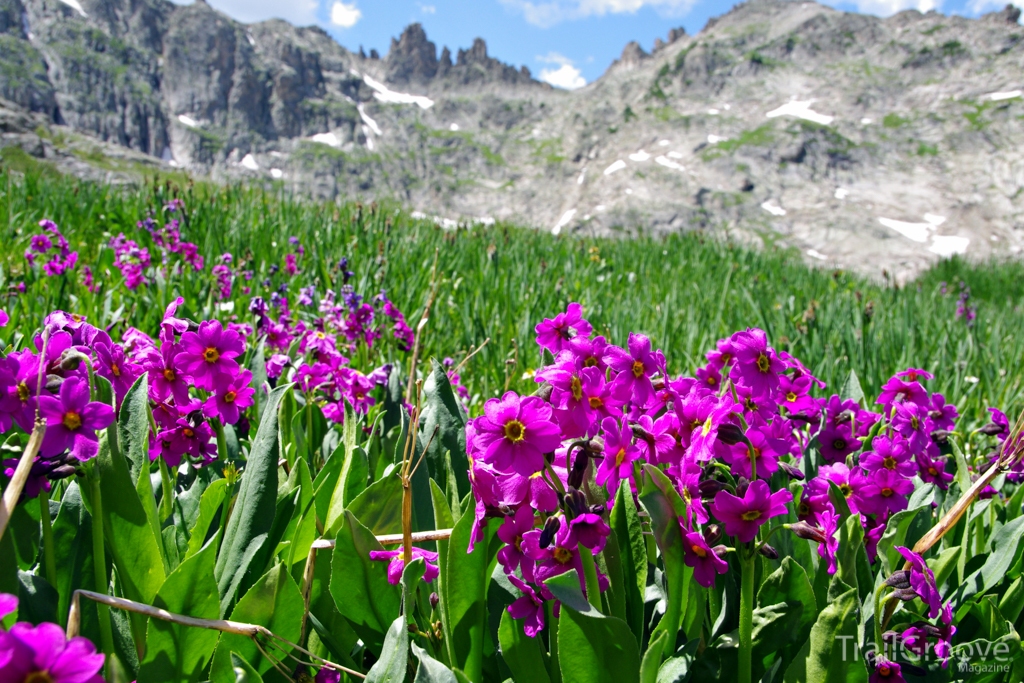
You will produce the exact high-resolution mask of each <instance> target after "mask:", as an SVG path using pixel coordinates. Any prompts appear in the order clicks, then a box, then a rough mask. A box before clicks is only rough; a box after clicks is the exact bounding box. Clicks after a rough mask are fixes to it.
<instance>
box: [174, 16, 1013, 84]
mask: <svg viewBox="0 0 1024 683" xmlns="http://www.w3.org/2000/svg"><path fill="white" fill-rule="evenodd" d="M174 1H175V2H178V3H179V4H188V2H190V1H191V0H174ZM207 2H209V4H210V5H212V6H213V7H216V8H217V9H219V10H222V11H223V12H225V13H227V14H229V15H230V16H233V17H235V18H236V19H239V20H240V21H245V22H252V21H260V20H263V19H269V18H272V17H279V18H282V19H287V20H289V21H291V22H293V23H296V24H301V25H308V24H318V25H320V26H322V27H323V28H324V29H326V30H327V31H328V32H329V33H330V34H331V35H333V36H334V37H335V38H336V39H337V40H338V42H339V43H341V44H342V45H344V46H345V47H347V48H349V49H351V50H358V49H359V47H360V46H362V47H364V48H365V49H366V51H367V53H369V51H370V49H371V48H375V49H376V50H378V51H379V52H380V53H381V55H383V54H385V53H386V52H387V50H388V47H389V46H390V44H391V38H392V37H397V36H398V35H399V34H400V33H401V32H402V29H403V28H405V27H406V26H407V25H408V24H410V23H412V22H420V23H421V24H423V26H424V28H425V29H426V31H427V35H428V37H429V38H430V39H431V40H432V41H433V42H434V43H436V44H437V47H438V52H440V49H441V47H442V46H445V45H447V46H448V47H449V48H450V49H451V50H452V53H453V54H454V53H455V52H456V51H457V50H458V48H460V47H461V48H465V47H469V46H470V45H471V44H472V42H473V39H474V38H476V37H478V36H479V37H481V38H484V39H485V40H486V41H487V46H488V51H489V52H490V54H491V55H492V56H494V57H497V58H499V59H501V60H502V61H504V62H508V63H510V64H513V65H515V66H520V65H526V66H527V67H529V69H530V70H531V71H532V72H533V74H534V75H535V76H537V77H541V78H543V79H544V80H548V81H549V82H551V83H553V84H554V85H557V86H560V87H570V88H571V87H579V86H581V85H583V84H585V83H587V82H590V81H593V80H594V79H596V78H598V77H599V76H600V75H601V74H602V73H604V71H605V69H607V68H608V65H609V64H611V62H612V61H613V60H614V59H616V58H617V57H618V56H619V55H620V54H621V52H622V48H623V47H624V46H625V45H626V43H628V42H629V41H631V40H635V41H637V42H639V43H640V45H641V46H643V47H644V49H646V50H650V49H651V48H652V46H653V44H654V40H655V39H656V38H659V37H661V38H665V37H666V36H667V34H668V32H669V29H671V28H674V27H679V26H682V27H685V28H686V31H687V33H690V34H693V33H696V32H698V31H700V29H702V28H703V27H704V25H705V24H706V23H707V20H708V19H709V18H710V17H714V16H718V15H720V14H723V13H725V12H727V11H728V10H729V9H730V8H731V7H732V5H733V4H734V3H733V1H732V0H207ZM828 2H829V4H832V5H833V6H835V7H838V8H840V9H845V10H850V11H859V12H865V13H868V14H874V15H877V16H888V15H890V14H893V13H895V12H898V11H900V10H903V9H919V10H921V11H927V10H931V9H936V10H938V11H940V12H943V13H945V14H961V15H966V16H977V15H979V14H982V13H985V12H991V11H993V10H997V9H1000V8H1002V7H1003V6H1004V5H1005V4H1006V0H828Z"/></svg>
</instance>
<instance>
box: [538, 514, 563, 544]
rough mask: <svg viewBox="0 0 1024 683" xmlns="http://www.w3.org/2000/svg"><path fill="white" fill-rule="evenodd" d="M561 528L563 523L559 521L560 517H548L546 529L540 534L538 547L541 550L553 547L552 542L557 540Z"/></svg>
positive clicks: (545, 523)
mask: <svg viewBox="0 0 1024 683" xmlns="http://www.w3.org/2000/svg"><path fill="white" fill-rule="evenodd" d="M561 526H562V523H561V522H560V521H559V520H558V517H548V519H547V521H546V522H544V528H543V529H542V530H541V532H540V538H539V539H538V540H537V545H538V546H540V547H541V548H547V547H548V546H549V545H551V542H552V541H554V540H555V534H557V533H558V529H559V528H560V527H561Z"/></svg>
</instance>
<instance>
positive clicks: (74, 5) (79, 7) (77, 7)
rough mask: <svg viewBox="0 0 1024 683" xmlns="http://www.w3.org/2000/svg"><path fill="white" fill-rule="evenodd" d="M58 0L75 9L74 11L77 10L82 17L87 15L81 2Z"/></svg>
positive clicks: (76, 0)
mask: <svg viewBox="0 0 1024 683" xmlns="http://www.w3.org/2000/svg"><path fill="white" fill-rule="evenodd" d="M60 1H61V2H63V3H64V4H65V5H67V6H68V7H70V8H71V9H73V10H75V11H76V12H78V13H79V14H81V15H82V16H83V17H87V16H89V15H88V14H86V13H85V10H84V9H82V3H80V2H78V0H60Z"/></svg>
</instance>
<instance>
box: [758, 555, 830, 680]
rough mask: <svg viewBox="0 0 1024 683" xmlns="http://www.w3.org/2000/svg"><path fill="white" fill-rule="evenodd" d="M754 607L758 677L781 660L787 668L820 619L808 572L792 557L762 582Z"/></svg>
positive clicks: (783, 559)
mask: <svg viewBox="0 0 1024 683" xmlns="http://www.w3.org/2000/svg"><path fill="white" fill-rule="evenodd" d="M757 605H758V607H757V609H755V610H754V632H753V642H754V657H753V660H754V678H755V679H757V678H760V677H761V674H762V673H764V670H765V667H766V666H767V667H769V668H770V667H771V666H773V665H774V664H775V662H781V670H782V671H785V670H786V668H787V667H788V666H789V663H790V662H791V661H792V660H793V658H794V657H795V656H796V654H797V652H798V651H799V650H800V648H801V646H802V645H803V644H804V642H805V641H806V640H807V638H808V636H809V635H810V633H811V627H812V626H813V625H814V622H815V620H816V619H817V618H818V610H817V605H816V603H815V599H814V589H813V588H812V587H811V583H810V581H808V579H807V572H805V571H804V568H803V567H801V566H800V565H799V564H797V563H796V562H794V561H793V559H792V558H790V557H784V558H782V563H781V565H780V567H779V568H778V569H776V570H775V571H774V572H772V573H771V574H770V575H769V576H768V577H767V578H765V579H764V581H763V582H762V583H761V588H760V589H759V590H758V593H757Z"/></svg>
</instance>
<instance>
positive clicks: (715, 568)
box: [683, 531, 729, 588]
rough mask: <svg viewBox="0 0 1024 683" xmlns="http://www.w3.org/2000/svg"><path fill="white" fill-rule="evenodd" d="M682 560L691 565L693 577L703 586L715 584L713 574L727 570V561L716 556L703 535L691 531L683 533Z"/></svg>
mask: <svg viewBox="0 0 1024 683" xmlns="http://www.w3.org/2000/svg"><path fill="white" fill-rule="evenodd" d="M683 551H684V555H683V561H684V562H685V563H686V566H687V567H693V578H694V580H695V581H696V582H697V583H699V584H700V585H702V586H704V587H705V588H711V587H712V586H714V585H715V576H716V575H717V574H725V573H726V572H727V571H729V563H728V562H726V561H725V560H723V559H722V558H721V557H719V556H718V553H716V552H715V550H714V548H712V547H711V546H709V545H708V543H707V541H706V540H704V536H703V535H701V534H699V533H697V532H696V531H691V532H689V533H686V534H684V535H683Z"/></svg>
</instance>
